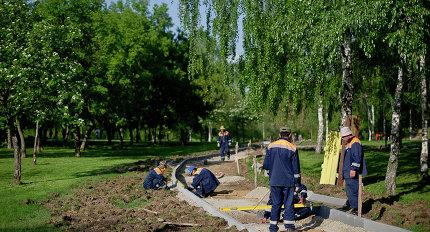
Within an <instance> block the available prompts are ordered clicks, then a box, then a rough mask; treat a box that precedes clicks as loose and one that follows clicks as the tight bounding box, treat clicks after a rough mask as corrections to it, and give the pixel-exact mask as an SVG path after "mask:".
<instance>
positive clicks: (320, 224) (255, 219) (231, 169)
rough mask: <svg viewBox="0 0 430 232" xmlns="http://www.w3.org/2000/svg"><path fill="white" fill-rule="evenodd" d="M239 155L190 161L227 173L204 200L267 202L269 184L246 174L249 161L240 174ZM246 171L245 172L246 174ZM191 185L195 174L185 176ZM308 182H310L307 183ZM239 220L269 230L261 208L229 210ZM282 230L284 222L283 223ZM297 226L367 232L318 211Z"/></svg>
mask: <svg viewBox="0 0 430 232" xmlns="http://www.w3.org/2000/svg"><path fill="white" fill-rule="evenodd" d="M247 157H248V153H247V151H242V152H239V153H238V154H237V158H238V159H239V160H242V159H247ZM234 160H235V155H232V157H231V159H230V160H227V161H224V162H221V161H220V158H219V157H214V158H211V159H208V160H206V161H192V162H190V163H188V165H190V164H193V165H196V166H197V167H205V168H207V169H209V170H211V171H212V172H213V173H215V175H219V174H220V173H223V174H224V176H223V177H222V178H220V179H219V181H220V185H219V186H218V188H217V189H216V191H215V195H214V196H212V197H208V198H205V199H204V200H205V201H206V202H208V203H209V204H211V205H213V206H214V207H216V208H220V207H231V206H250V205H256V204H257V203H258V202H261V203H260V205H264V204H266V202H267V201H268V198H269V193H268V192H269V190H268V188H266V187H257V188H255V186H254V183H253V182H252V181H250V180H248V179H246V178H245V177H244V176H246V175H247V167H246V165H245V162H240V172H241V173H240V174H241V175H238V173H237V166H236V162H235V161H234ZM243 175H244V176H243ZM184 178H185V181H186V182H187V184H188V185H189V184H190V183H191V181H192V178H191V177H188V176H186V177H184ZM305 184H306V183H305ZM226 213H227V214H229V215H230V216H232V217H233V218H235V219H236V220H238V221H240V222H241V223H243V224H246V225H247V226H250V227H251V228H253V229H254V230H256V231H264V232H265V231H269V230H268V227H269V224H268V223H261V219H260V218H261V216H260V215H261V213H262V212H258V211H230V212H226ZM279 226H280V228H281V230H280V231H282V229H283V226H282V224H281V223H279ZM296 228H297V229H298V230H299V231H310V232H320V231H336V232H363V231H365V230H364V229H362V228H358V227H352V226H350V225H346V224H344V223H342V222H339V221H334V220H330V219H324V218H321V217H318V216H315V215H312V216H310V217H308V218H305V219H303V220H300V221H296Z"/></svg>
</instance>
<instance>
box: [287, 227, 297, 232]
mask: <svg viewBox="0 0 430 232" xmlns="http://www.w3.org/2000/svg"><path fill="white" fill-rule="evenodd" d="M296 231H297V230H296V229H294V228H285V232H296Z"/></svg>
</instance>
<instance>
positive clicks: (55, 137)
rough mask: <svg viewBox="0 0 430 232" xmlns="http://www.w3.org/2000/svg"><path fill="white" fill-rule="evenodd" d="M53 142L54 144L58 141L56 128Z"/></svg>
mask: <svg viewBox="0 0 430 232" xmlns="http://www.w3.org/2000/svg"><path fill="white" fill-rule="evenodd" d="M54 141H55V142H57V141H58V129H57V127H55V128H54Z"/></svg>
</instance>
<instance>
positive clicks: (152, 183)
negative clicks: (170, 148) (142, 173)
mask: <svg viewBox="0 0 430 232" xmlns="http://www.w3.org/2000/svg"><path fill="white" fill-rule="evenodd" d="M166 169H167V165H166V163H165V162H160V164H159V165H158V166H157V167H156V168H154V169H152V170H151V171H150V172H149V174H148V175H147V176H146V177H145V180H144V181H143V187H144V188H145V189H154V190H158V189H161V188H163V187H164V188H165V189H169V188H168V187H167V178H166V177H164V176H163V174H164V172H165V171H166Z"/></svg>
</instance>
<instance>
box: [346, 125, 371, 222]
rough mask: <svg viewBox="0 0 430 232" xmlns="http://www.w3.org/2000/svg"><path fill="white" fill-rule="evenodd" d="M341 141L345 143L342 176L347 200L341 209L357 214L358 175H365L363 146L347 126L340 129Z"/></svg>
mask: <svg viewBox="0 0 430 232" xmlns="http://www.w3.org/2000/svg"><path fill="white" fill-rule="evenodd" d="M340 135H341V136H342V142H343V143H345V144H346V149H345V153H344V154H345V155H344V159H343V166H342V168H343V169H342V176H343V178H344V180H345V190H346V195H347V197H348V200H347V202H346V204H345V206H344V207H342V210H350V212H351V213H352V214H355V215H356V214H357V210H358V185H359V181H358V176H359V175H363V176H364V175H367V169H366V162H365V161H364V153H363V147H362V146H361V142H360V140H359V139H358V138H357V137H355V136H354V135H353V134H352V132H351V129H349V127H342V128H341V129H340Z"/></svg>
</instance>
